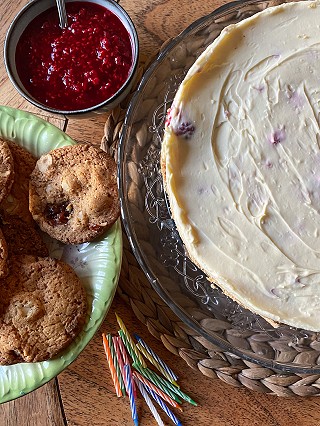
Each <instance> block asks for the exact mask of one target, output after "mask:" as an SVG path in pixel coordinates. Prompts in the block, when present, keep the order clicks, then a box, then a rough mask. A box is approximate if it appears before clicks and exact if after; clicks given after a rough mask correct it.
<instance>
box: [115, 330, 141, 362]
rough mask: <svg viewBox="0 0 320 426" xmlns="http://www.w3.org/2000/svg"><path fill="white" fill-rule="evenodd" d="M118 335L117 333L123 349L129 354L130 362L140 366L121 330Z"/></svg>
mask: <svg viewBox="0 0 320 426" xmlns="http://www.w3.org/2000/svg"><path fill="white" fill-rule="evenodd" d="M118 333H119V336H120V337H121V340H122V342H123V344H124V346H125V348H126V349H127V351H128V353H129V355H130V357H131V358H132V361H133V362H136V363H138V364H141V363H140V361H139V359H138V357H137V356H136V354H135V352H134V351H133V348H132V346H131V345H130V343H129V341H128V339H127V336H126V335H125V334H124V332H123V330H119V331H118Z"/></svg>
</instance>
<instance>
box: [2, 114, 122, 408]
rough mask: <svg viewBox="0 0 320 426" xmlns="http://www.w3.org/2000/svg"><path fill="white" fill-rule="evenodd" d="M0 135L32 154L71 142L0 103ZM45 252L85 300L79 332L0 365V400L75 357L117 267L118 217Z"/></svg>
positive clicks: (94, 325)
mask: <svg viewBox="0 0 320 426" xmlns="http://www.w3.org/2000/svg"><path fill="white" fill-rule="evenodd" d="M0 136H2V137H4V138H6V139H9V140H13V141H15V142H17V143H19V144H20V145H22V146H24V147H25V148H26V149H27V150H28V151H30V152H31V153H33V154H34V155H35V156H37V157H38V156H40V155H41V154H43V153H46V152H47V151H50V150H51V149H54V148H58V147H60V146H64V145H71V144H75V142H74V141H73V140H72V139H71V138H70V137H69V136H67V135H66V134H65V133H63V132H62V131H61V130H59V129H58V128H57V127H55V126H53V125H52V124H50V123H48V122H46V121H44V120H42V119H41V118H38V117H36V116H34V115H32V114H29V113H26V112H24V111H21V110H17V109H13V108H9V107H4V106H0ZM47 242H48V246H49V251H50V255H51V256H52V257H55V258H61V259H62V260H64V261H66V262H67V263H69V264H70V265H71V266H72V267H73V268H74V270H75V271H76V273H77V274H78V276H79V278H80V279H81V281H82V283H83V285H84V286H85V288H86V290H87V294H88V300H89V306H90V309H89V314H88V318H87V321H86V325H85V327H84V329H83V331H82V333H81V334H80V335H79V336H78V337H77V338H76V339H75V340H74V342H73V343H72V344H71V345H70V346H69V347H68V348H67V349H66V350H65V351H64V352H62V353H61V354H60V355H59V356H58V357H56V358H54V359H52V360H50V361H45V362H37V363H30V364H29V363H21V364H15V365H11V366H0V403H2V402H6V401H10V400H12V399H15V398H18V397H19V396H22V395H25V394H26V393H28V392H31V391H33V390H35V389H37V388H38V387H39V386H41V385H43V384H44V383H46V382H48V381H49V380H51V379H52V378H53V377H55V376H56V375H58V374H59V373H60V372H61V371H62V370H64V369H65V368H66V367H67V366H68V365H69V364H70V363H71V362H72V361H74V360H75V359H76V358H77V356H78V355H79V354H80V352H81V351H82V350H83V349H84V348H85V346H86V345H87V344H88V343H89V341H90V340H91V338H92V337H93V335H94V334H95V332H96V331H97V329H98V328H99V326H100V324H101V322H102V321H103V319H104V317H105V315H106V313H107V311H108V309H109V307H110V305H111V302H112V299H113V296H114V293H115V290H116V287H117V283H118V279H119V274H120V268H121V256H122V234H121V226H120V220H118V221H117V222H116V223H115V225H114V226H113V227H112V228H111V229H110V230H109V231H108V232H107V234H105V235H104V236H103V237H102V238H100V239H99V240H96V241H94V242H92V243H85V244H81V245H77V246H68V245H64V244H62V243H58V242H56V241H53V240H50V239H49V238H48V241H47Z"/></svg>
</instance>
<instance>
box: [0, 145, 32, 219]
mask: <svg viewBox="0 0 320 426" xmlns="http://www.w3.org/2000/svg"><path fill="white" fill-rule="evenodd" d="M8 146H9V148H10V151H11V154H12V157H13V163H14V181H13V184H12V187H11V191H10V193H9V195H8V196H7V197H6V198H5V199H4V200H3V201H2V203H1V204H0V213H1V215H2V216H3V217H7V216H8V215H9V216H11V215H14V216H19V217H20V218H21V219H23V220H24V221H25V222H27V223H29V224H30V225H32V224H33V219H32V215H31V213H30V211H29V178H30V174H31V172H32V171H33V169H34V167H35V165H36V158H35V157H34V156H33V155H32V154H31V153H30V152H29V151H27V150H26V149H24V148H23V147H22V146H20V145H18V144H16V143H15V142H8Z"/></svg>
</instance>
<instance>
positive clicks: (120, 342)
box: [115, 330, 137, 398]
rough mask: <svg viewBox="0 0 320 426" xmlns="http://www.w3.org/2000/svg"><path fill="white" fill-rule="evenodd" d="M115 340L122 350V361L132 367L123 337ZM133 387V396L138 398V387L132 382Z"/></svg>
mask: <svg viewBox="0 0 320 426" xmlns="http://www.w3.org/2000/svg"><path fill="white" fill-rule="evenodd" d="M120 331H121V330H120ZM115 339H116V340H117V343H118V346H119V348H120V352H121V355H122V359H123V363H124V365H126V364H127V365H130V361H129V357H128V354H127V351H126V348H125V346H124V344H123V341H122V339H121V337H120V336H116V337H115ZM132 387H133V395H134V397H135V398H136V397H137V389H136V385H135V383H134V382H132Z"/></svg>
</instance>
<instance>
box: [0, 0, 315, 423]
mask: <svg viewBox="0 0 320 426" xmlns="http://www.w3.org/2000/svg"><path fill="white" fill-rule="evenodd" d="M223 3H224V2H223V1H222V0H208V1H203V0H193V1H190V0H170V1H169V0H140V1H136V0H122V1H121V4H122V6H123V7H124V8H125V9H126V10H127V11H128V13H129V14H130V16H131V17H132V19H133V21H134V23H135V25H136V28H137V30H138V34H139V38H140V49H141V52H142V54H143V55H147V56H148V55H149V56H150V55H152V54H154V52H156V51H157V50H158V49H159V47H160V46H161V45H162V43H163V42H165V41H166V40H167V39H168V38H172V37H175V36H176V35H177V34H178V33H179V32H181V31H182V30H183V29H184V28H185V27H186V26H188V25H189V24H190V23H192V22H193V21H194V20H196V19H197V18H199V17H201V16H203V15H205V14H207V13H209V12H211V11H212V10H214V9H215V8H217V7H218V6H220V5H221V4H223ZM24 4H26V0H16V1H15V2H12V1H9V0H4V1H2V2H1V5H0V24H1V25H0V48H1V52H2V51H3V42H4V36H5V32H6V30H7V28H8V26H9V24H10V22H11V20H12V19H13V17H14V15H15V14H16V12H17V11H18V10H19V9H20V8H21V7H22V6H23V5H24ZM0 85H1V90H0V104H4V105H8V106H12V107H16V108H22V109H24V110H27V111H30V112H33V113H35V114H37V115H39V116H41V117H42V118H45V119H47V120H49V121H50V122H52V123H53V124H55V125H57V126H58V127H59V128H61V129H64V130H66V132H67V133H68V134H69V135H70V136H71V137H73V138H74V139H76V140H78V141H91V142H95V143H99V141H100V140H101V137H102V135H103V128H104V123H105V119H106V117H105V116H104V115H101V116H99V117H96V118H95V119H81V120H74V119H69V120H66V119H65V118H64V117H59V116H53V115H50V114H46V113H44V112H43V111H40V110H38V109H37V108H35V107H33V106H31V105H30V104H28V103H27V102H26V101H25V100H24V99H23V98H22V97H21V96H20V95H19V94H18V93H17V92H16V91H15V90H14V89H13V87H12V85H11V83H10V82H9V80H8V77H7V75H6V72H5V68H4V63H3V59H2V60H1V61H0ZM115 312H117V313H118V314H119V315H120V316H121V317H122V319H123V320H124V322H125V323H126V325H127V327H128V329H129V331H131V332H139V334H140V335H141V336H142V337H143V338H144V339H145V340H146V341H147V342H148V343H149V344H150V345H151V346H152V347H153V349H154V350H155V351H156V352H158V353H159V355H160V356H161V357H162V358H163V359H164V360H165V361H166V362H167V363H168V364H169V365H170V366H171V367H172V368H173V369H174V370H175V372H176V373H177V374H178V376H179V382H180V384H181V387H182V389H183V390H185V391H186V392H187V393H188V394H190V396H192V397H193V398H194V399H195V400H196V401H197V402H198V403H199V405H198V406H197V407H193V406H191V405H189V404H187V403H184V404H183V409H184V411H183V413H179V412H176V414H177V416H178V417H179V418H180V420H181V422H182V424H183V425H186V426H318V425H320V400H319V399H318V398H299V397H295V398H292V399H284V398H278V397H274V396H268V395H265V394H259V393H256V392H252V391H249V390H247V389H238V388H233V387H231V386H229V385H227V384H225V383H223V382H222V381H221V380H219V379H209V378H207V377H205V376H203V375H202V374H200V373H199V372H198V371H194V370H192V369H191V368H190V367H188V366H187V365H186V363H185V362H184V361H183V360H182V359H181V358H180V357H177V356H174V355H172V354H171V353H170V352H168V351H167V350H166V349H165V347H164V346H163V345H162V343H161V342H159V341H157V340H156V339H154V338H153V337H152V336H151V335H150V334H149V332H148V330H147V328H146V327H145V326H144V325H142V324H141V323H140V322H139V321H138V320H137V318H136V317H135V315H134V313H133V311H132V310H131V308H130V307H129V306H128V305H126V304H125V303H124V302H123V301H122V299H121V298H120V297H119V295H116V297H115V299H114V302H113V304H112V307H111V310H110V311H109V313H108V315H107V317H106V319H105V321H104V322H103V324H102V326H101V329H100V330H99V331H98V332H97V333H96V335H95V337H94V338H93V340H92V341H91V342H90V344H89V345H88V346H87V348H86V349H85V350H84V351H83V353H82V354H81V355H80V356H79V357H78V359H77V360H76V361H75V362H74V363H73V364H72V365H71V366H70V367H69V368H68V369H66V370H65V371H64V372H63V373H61V374H60V375H59V376H58V378H57V379H54V380H52V381H51V382H49V383H48V384H46V385H44V386H42V387H41V388H39V389H37V390H36V391H34V392H32V393H31V394H28V395H26V396H24V397H21V398H19V399H17V400H15V401H11V402H8V403H5V404H2V405H1V406H0V425H1V426H2V425H4V426H20V425H26V426H62V425H68V426H87V425H90V426H105V425H106V426H113V425H117V426H120V425H130V424H133V423H132V421H131V412H130V406H129V402H128V398H117V397H116V395H115V392H114V389H113V385H112V380H111V377H110V373H109V370H108V367H107V362H106V359H105V355H104V352H103V348H102V343H101V333H102V332H105V333H107V332H111V333H116V332H117V330H118V326H117V323H116V319H115ZM138 414H139V420H140V423H139V424H140V425H141V426H151V425H155V424H156V422H155V420H154V419H153V417H152V415H151V413H150V411H149V410H148V408H147V407H146V404H145V403H144V402H143V401H142V400H141V399H139V402H138ZM162 418H163V421H164V423H165V424H166V425H170V424H173V423H172V422H171V421H169V420H168V418H165V416H164V415H163V414H162Z"/></svg>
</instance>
